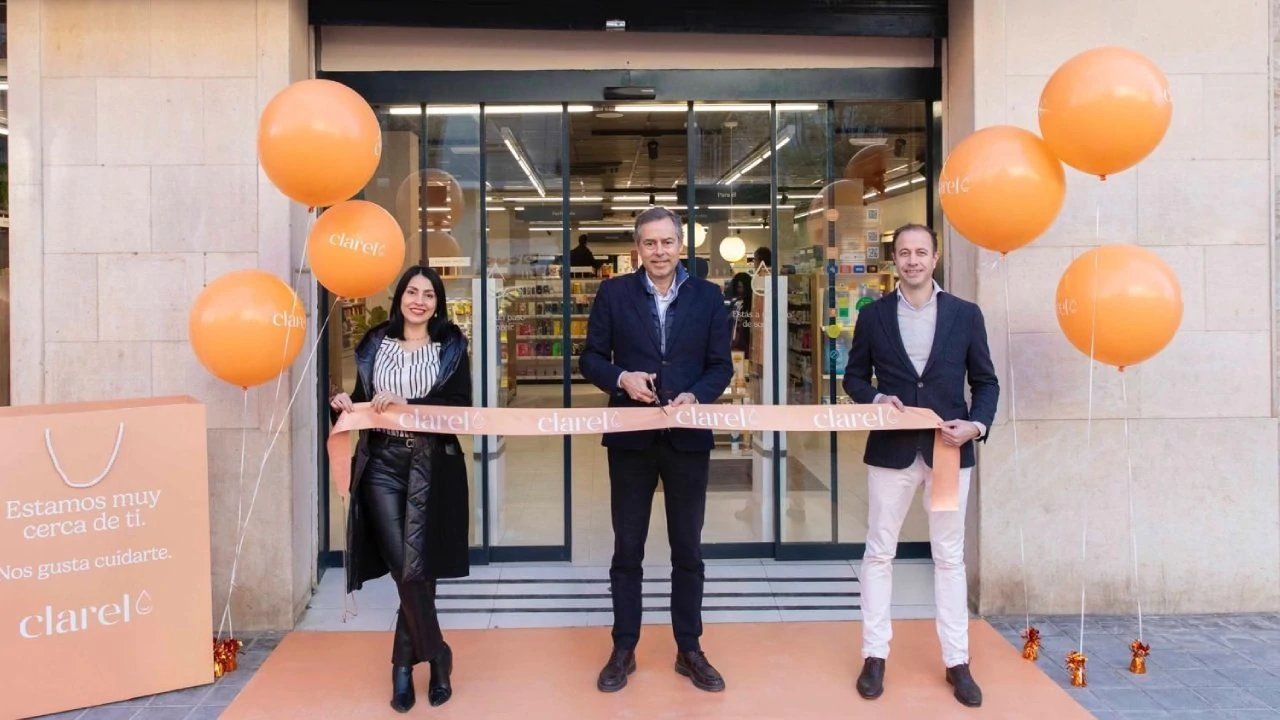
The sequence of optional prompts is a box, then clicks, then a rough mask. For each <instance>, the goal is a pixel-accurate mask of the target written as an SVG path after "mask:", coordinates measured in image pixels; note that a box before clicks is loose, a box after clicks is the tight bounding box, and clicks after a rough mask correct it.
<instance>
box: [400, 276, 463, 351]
mask: <svg viewBox="0 0 1280 720" xmlns="http://www.w3.org/2000/svg"><path fill="white" fill-rule="evenodd" d="M418 276H422V277H424V278H426V279H427V282H429V283H431V288H432V289H433V290H435V292H436V311H435V312H434V313H432V314H431V317H430V318H429V319H428V320H427V336H428V337H430V338H431V339H432V340H439V339H440V337H439V336H440V333H441V332H442V331H443V330H444V328H445V326H447V325H448V324H449V313H448V310H447V309H446V307H445V306H446V303H445V297H444V281H443V280H441V279H440V275H439V274H437V273H436V271H435V270H432V269H431V268H429V267H427V266H426V265H414V266H412V267H410V268H409V269H408V270H405V271H404V274H403V275H401V276H400V282H398V283H396V291H395V293H394V294H392V296H391V312H390V319H389V320H388V321H387V337H391V338H395V339H396V340H403V339H404V313H403V312H402V311H401V310H400V301H402V300H404V291H405V290H407V289H408V288H409V282H410V281H411V280H413V279H414V278H415V277H418Z"/></svg>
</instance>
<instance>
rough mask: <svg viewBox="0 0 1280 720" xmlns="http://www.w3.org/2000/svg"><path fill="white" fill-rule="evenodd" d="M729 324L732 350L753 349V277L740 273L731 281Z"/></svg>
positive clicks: (745, 350) (744, 350)
mask: <svg viewBox="0 0 1280 720" xmlns="http://www.w3.org/2000/svg"><path fill="white" fill-rule="evenodd" d="M728 300H729V322H730V323H731V324H732V326H733V327H732V334H731V335H730V337H731V338H732V339H731V340H730V349H731V350H741V351H743V352H747V351H749V350H750V349H751V276H750V275H748V274H747V273H738V274H737V275H734V276H733V279H732V280H730V281H729V297H728Z"/></svg>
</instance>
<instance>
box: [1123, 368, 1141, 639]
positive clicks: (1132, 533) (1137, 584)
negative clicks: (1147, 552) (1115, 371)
mask: <svg viewBox="0 0 1280 720" xmlns="http://www.w3.org/2000/svg"><path fill="white" fill-rule="evenodd" d="M1120 398H1121V402H1123V403H1124V410H1125V412H1124V460H1125V465H1126V466H1127V467H1126V472H1127V475H1126V477H1125V488H1126V490H1127V493H1128V496H1129V542H1130V545H1131V546H1132V549H1133V596H1134V598H1135V599H1136V601H1137V604H1138V641H1139V642H1141V641H1142V584H1141V581H1140V580H1139V578H1138V527H1137V524H1136V523H1135V522H1134V520H1133V453H1132V451H1131V450H1130V449H1129V448H1130V446H1129V381H1128V378H1127V377H1126V376H1125V373H1123V372H1122V373H1120Z"/></svg>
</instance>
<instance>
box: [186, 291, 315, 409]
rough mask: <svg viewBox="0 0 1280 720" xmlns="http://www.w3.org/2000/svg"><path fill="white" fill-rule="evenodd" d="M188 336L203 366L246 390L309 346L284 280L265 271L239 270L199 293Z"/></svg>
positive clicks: (294, 298) (299, 309)
mask: <svg viewBox="0 0 1280 720" xmlns="http://www.w3.org/2000/svg"><path fill="white" fill-rule="evenodd" d="M187 330H188V333H189V335H190V339H191V348H192V349H193V350H195V353H196V357H197V358H198V359H199V360H200V364H202V365H204V366H205V368H206V369H207V370H208V371H209V372H210V373H212V374H213V375H214V376H215V377H217V378H219V379H221V380H223V381H225V382H228V383H231V384H232V385H235V386H237V387H241V388H246V389H247V388H250V387H253V386H255V385H261V384H262V383H264V382H266V381H268V380H271V379H272V378H275V377H276V376H278V375H279V374H280V373H282V372H284V370H285V368H287V367H289V366H290V365H291V364H293V361H294V360H295V359H296V358H297V357H298V353H299V352H301V351H302V343H303V341H304V340H306V336H307V316H306V313H305V312H304V308H303V307H302V301H301V300H299V299H298V296H297V295H296V294H295V293H294V292H293V290H291V289H290V288H289V286H288V285H286V284H285V282H284V281H283V280H281V279H280V278H278V277H276V276H275V275H272V274H271V273H269V272H266V271H264V270H238V271H236V272H232V273H228V274H226V275H223V276H222V277H220V278H218V279H217V280H214V281H213V282H211V283H209V284H208V285H207V286H206V287H205V288H204V290H202V291H200V295H199V296H197V297H196V301H195V304H193V305H192V307H191V315H190V316H189V318H188V321H187Z"/></svg>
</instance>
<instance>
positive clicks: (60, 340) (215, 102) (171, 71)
mask: <svg viewBox="0 0 1280 720" xmlns="http://www.w3.org/2000/svg"><path fill="white" fill-rule="evenodd" d="M8 23H9V38H10V47H9V71H10V78H9V82H10V87H11V95H12V100H11V107H10V117H11V124H10V136H9V138H10V155H11V163H12V166H11V171H10V183H11V190H10V192H11V213H12V223H13V226H12V238H13V241H12V246H13V253H12V266H13V272H12V296H13V323H14V332H13V340H14V343H13V364H14V387H13V401H14V404H21V405H26V404H37V403H47V402H70V401H80V400H96V399H105V398H129V397H146V396H161V395H174V394H189V395H192V396H194V397H196V398H197V399H199V400H201V401H202V402H204V403H206V405H207V408H208V422H209V473H210V485H211V489H210V495H211V505H212V508H211V516H212V517H211V520H212V523H213V562H214V574H213V579H214V588H215V597H214V604H215V609H216V610H215V614H216V615H219V616H220V614H221V610H222V607H223V603H224V601H225V598H226V593H227V587H228V575H229V571H230V566H231V557H232V553H233V551H234V546H235V530H236V517H237V513H238V511H239V506H240V493H241V486H240V450H241V437H242V434H245V435H246V436H247V458H248V462H247V463H246V475H247V476H248V477H247V478H246V480H245V485H244V493H245V497H244V503H245V506H246V507H247V505H248V503H249V497H248V496H249V494H250V492H251V490H252V486H253V483H254V480H256V478H257V476H258V468H259V465H260V463H261V460H262V458H263V455H264V451H265V449H266V447H267V446H268V445H269V444H270V443H271V439H272V433H271V432H270V430H269V428H270V425H269V423H270V421H271V418H272V417H273V416H274V417H275V418H277V423H278V422H279V419H280V418H283V417H284V416H285V408H286V406H287V404H288V400H289V395H290V390H291V388H292V387H293V386H294V384H295V383H297V382H298V381H299V380H301V379H302V374H303V371H304V369H305V364H304V363H303V362H302V361H301V360H300V361H299V363H298V364H297V365H296V366H295V371H294V373H293V374H292V376H286V377H285V378H284V383H283V387H282V388H281V389H280V392H279V394H277V392H276V386H275V383H270V384H268V385H265V386H263V387H262V388H260V389H255V390H251V391H250V392H249V393H248V397H247V400H246V398H245V396H244V395H243V393H241V392H240V391H239V390H238V389H234V388H231V387H228V386H226V385H224V384H223V383H221V382H220V381H218V380H216V379H215V378H213V377H212V376H210V375H209V374H208V373H207V372H206V371H205V370H204V369H203V368H202V367H201V366H200V364H199V363H198V362H197V361H196V359H195V356H194V354H193V353H192V352H191V349H190V347H189V345H188V343H187V311H188V309H189V307H190V304H191V302H192V301H193V300H194V298H195V297H196V295H197V294H198V293H199V291H200V289H201V288H202V287H203V286H204V284H205V283H207V282H208V281H210V280H212V279H213V278H216V277H218V276H219V275H221V274H223V273H226V272H228V271H230V270H234V269H240V268H249V267H259V268H263V269H266V270H269V271H271V272H273V273H275V274H277V275H278V276H279V277H282V278H286V279H288V280H289V281H290V282H291V283H297V284H300V285H301V287H300V288H299V294H300V295H301V296H302V298H303V300H304V302H306V303H307V304H308V307H310V303H311V293H310V291H309V286H310V278H309V276H306V275H303V276H302V277H301V280H302V282H300V283H299V282H298V280H299V278H298V276H297V274H296V273H295V272H294V268H295V267H297V265H298V259H299V258H300V257H301V254H300V253H301V248H302V247H303V243H304V242H305V235H304V233H305V231H306V214H305V208H299V207H296V206H294V205H292V204H291V203H289V202H288V200H287V199H286V198H284V197H283V196H282V195H281V194H280V193H279V192H277V191H276V190H275V188H274V187H273V186H271V184H270V183H269V182H268V181H267V180H266V178H265V176H263V175H262V173H261V172H260V171H259V170H258V167H257V157H256V149H255V142H256V137H255V136H256V126H257V117H258V113H259V110H260V108H262V107H263V106H264V105H265V103H266V102H267V101H268V100H269V99H270V98H271V97H272V96H273V95H274V94H275V93H276V92H277V91H278V90H280V89H281V88H283V87H285V86H286V85H287V84H288V83H289V82H290V81H292V80H297V79H301V78H303V77H306V76H307V73H308V67H309V66H308V58H309V57H310V55H309V50H308V45H309V38H308V30H307V25H306V2H305V1H304V0H256V1H255V0H96V1H95V0H15V1H13V2H10V3H9V5H8ZM313 325H314V323H313ZM308 352H309V347H308V348H307V349H304V351H303V357H304V358H305V357H306V354H307V353H308ZM308 375H309V377H310V378H311V379H310V380H308V381H307V385H306V387H305V388H304V390H305V391H304V392H301V393H299V396H298V401H297V402H296V403H295V406H294V412H293V422H291V423H285V426H284V430H283V431H282V432H281V433H280V434H279V438H278V439H277V441H276V444H275V447H274V448H273V449H272V451H271V453H270V456H269V461H268V462H267V463H266V466H265V470H264V473H263V475H264V481H263V483H262V488H261V491H260V494H259V497H258V500H257V504H256V506H255V509H254V514H253V517H252V522H251V526H250V527H251V530H250V532H249V535H248V537H247V539H246V541H245V544H244V557H243V559H242V561H241V565H240V570H239V573H238V579H237V585H238V589H237V591H236V596H235V597H236V602H235V604H234V606H233V609H234V618H235V619H236V621H237V626H238V627H239V628H244V629H250V628H288V627H292V624H293V620H294V618H295V617H296V614H297V612H298V611H299V609H300V608H301V607H302V605H303V603H305V601H306V598H307V597H309V595H310V591H311V587H312V575H313V574H314V571H313V568H314V565H315V555H314V552H315V551H314V535H315V525H316V512H315V509H314V503H315V500H314V489H315V485H316V480H315V452H314V448H315V445H314V440H313V439H312V438H313V436H314V433H315V432H316V429H315V393H314V392H313V388H314V385H313V384H312V383H313V382H314V375H310V374H309V373H308ZM246 402H247V406H246ZM246 407H247V412H246ZM308 433H309V434H310V435H311V437H308ZM295 440H300V441H301V447H297V448H295V447H294V446H295V442H294V441H295Z"/></svg>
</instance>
